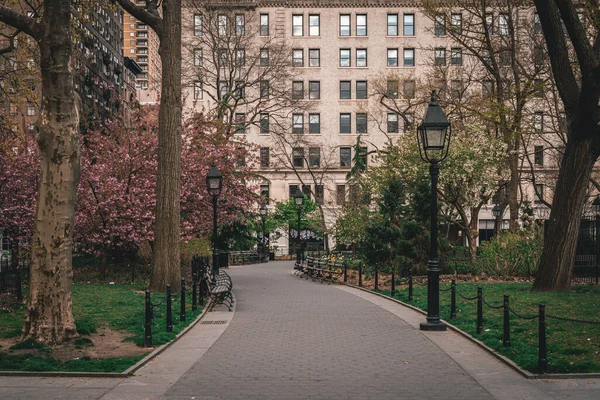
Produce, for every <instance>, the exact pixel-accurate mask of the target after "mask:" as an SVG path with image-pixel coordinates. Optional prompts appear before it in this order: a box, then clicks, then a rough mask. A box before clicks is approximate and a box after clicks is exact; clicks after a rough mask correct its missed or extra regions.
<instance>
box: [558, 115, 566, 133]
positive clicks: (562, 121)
mask: <svg viewBox="0 0 600 400" xmlns="http://www.w3.org/2000/svg"><path fill="white" fill-rule="evenodd" d="M558 129H559V132H565V133H566V132H567V129H568V125H567V113H565V112H564V111H560V112H559V113H558Z"/></svg>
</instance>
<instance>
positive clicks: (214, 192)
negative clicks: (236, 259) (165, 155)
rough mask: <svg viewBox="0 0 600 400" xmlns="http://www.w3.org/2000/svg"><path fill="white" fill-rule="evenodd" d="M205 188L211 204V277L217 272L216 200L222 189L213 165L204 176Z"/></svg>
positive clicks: (219, 176)
mask: <svg viewBox="0 0 600 400" xmlns="http://www.w3.org/2000/svg"><path fill="white" fill-rule="evenodd" d="M206 187H207V189H208V194H210V195H211V196H212V202H213V256H212V259H213V275H216V274H217V273H218V272H219V251H218V250H217V199H218V198H219V195H220V194H221V189H222V188H223V176H222V175H221V171H219V169H218V168H217V167H216V166H215V164H214V163H213V164H212V165H211V167H210V169H209V170H208V175H206Z"/></svg>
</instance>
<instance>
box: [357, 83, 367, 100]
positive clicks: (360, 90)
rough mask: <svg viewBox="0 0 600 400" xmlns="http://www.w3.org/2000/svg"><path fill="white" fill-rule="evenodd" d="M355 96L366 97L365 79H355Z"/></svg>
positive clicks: (358, 97)
mask: <svg viewBox="0 0 600 400" xmlns="http://www.w3.org/2000/svg"><path fill="white" fill-rule="evenodd" d="M356 98H357V99H366V98H367V81H356Z"/></svg>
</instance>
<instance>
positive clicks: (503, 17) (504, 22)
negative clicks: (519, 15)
mask: <svg viewBox="0 0 600 400" xmlns="http://www.w3.org/2000/svg"><path fill="white" fill-rule="evenodd" d="M508 23H509V21H508V14H499V15H498V35H501V36H507V35H508Z"/></svg>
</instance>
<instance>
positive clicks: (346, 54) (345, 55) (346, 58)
mask: <svg viewBox="0 0 600 400" xmlns="http://www.w3.org/2000/svg"><path fill="white" fill-rule="evenodd" d="M351 65H352V62H351V60H350V49H340V67H350V66H351Z"/></svg>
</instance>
